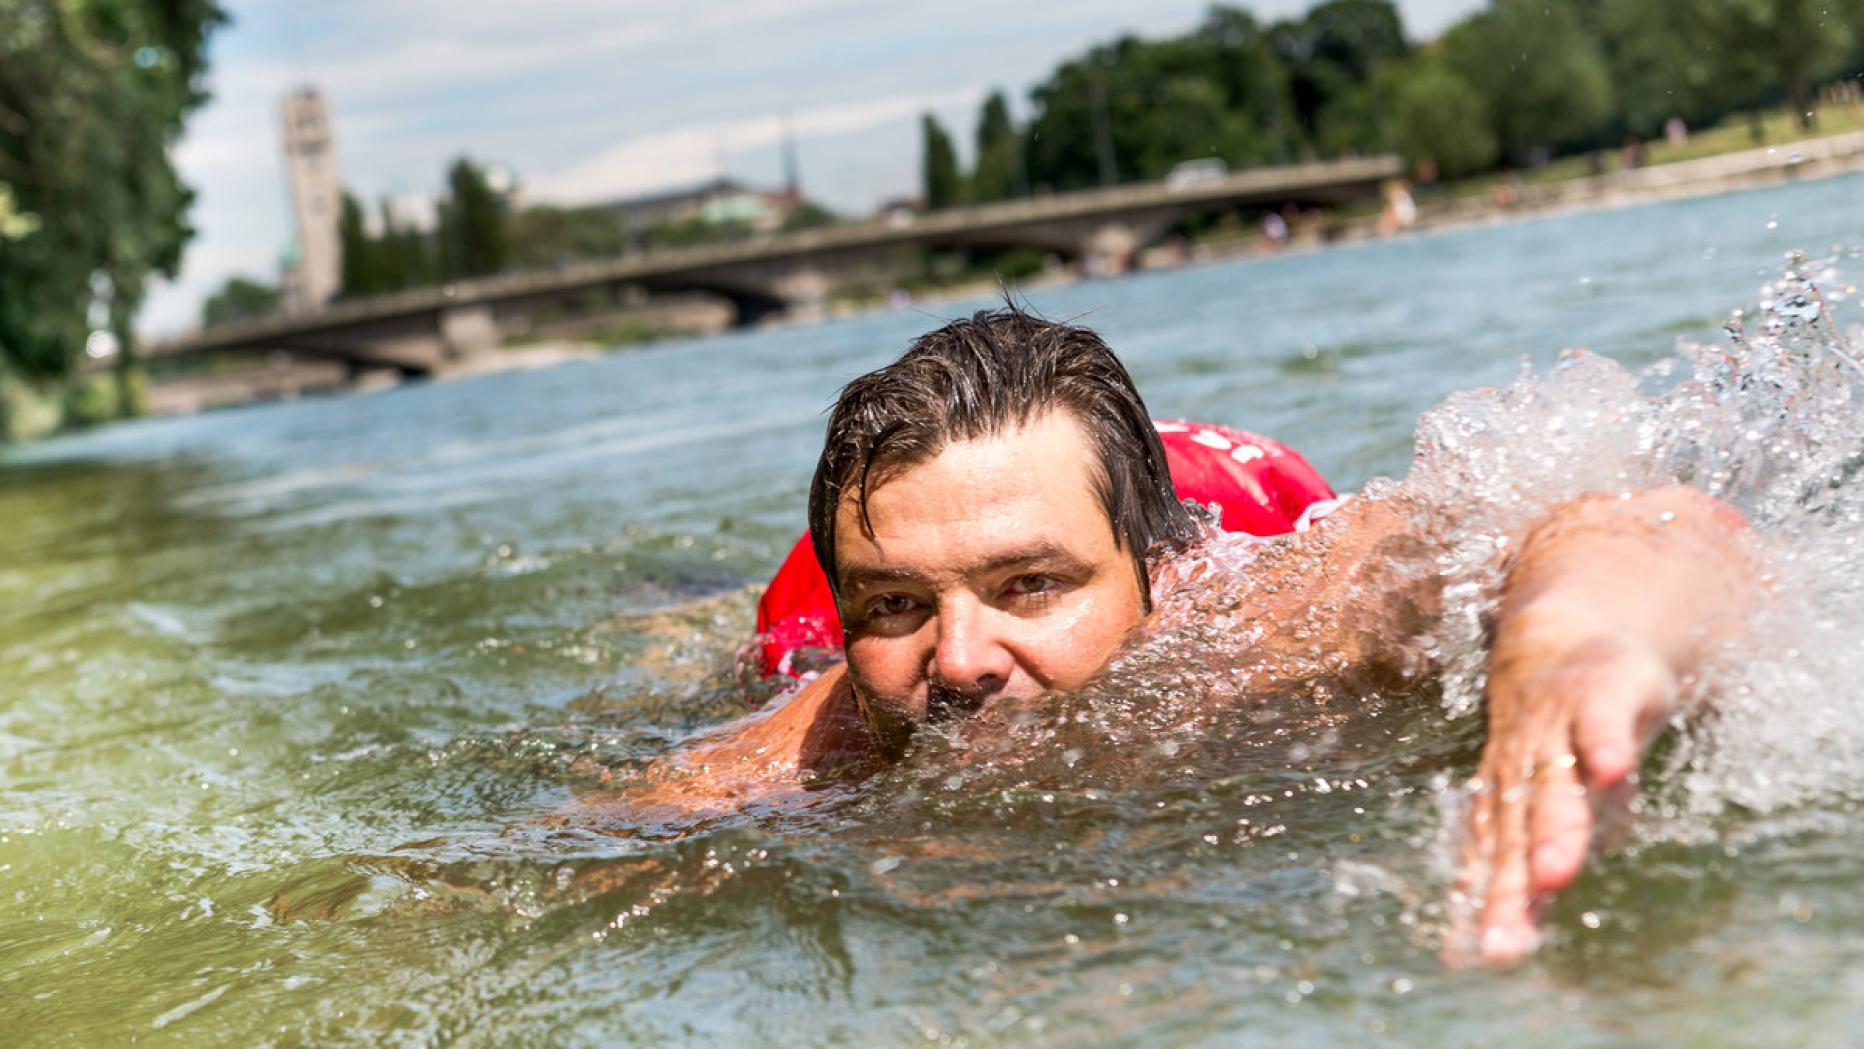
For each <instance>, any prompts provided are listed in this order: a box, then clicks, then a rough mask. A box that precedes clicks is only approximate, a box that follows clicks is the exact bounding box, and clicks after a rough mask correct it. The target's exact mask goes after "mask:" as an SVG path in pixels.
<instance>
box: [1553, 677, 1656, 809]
mask: <svg viewBox="0 0 1864 1049" xmlns="http://www.w3.org/2000/svg"><path fill="white" fill-rule="evenodd" d="M1615 670H1616V671H1617V672H1618V673H1619V674H1620V675H1621V676H1618V677H1616V678H1611V679H1606V680H1604V681H1601V682H1600V683H1599V686H1598V687H1599V688H1601V689H1604V690H1607V691H1609V692H1611V693H1615V694H1612V695H1599V694H1594V695H1592V696H1589V697H1587V699H1586V701H1585V702H1583V703H1581V704H1580V705H1579V712H1578V717H1577V719H1576V721H1575V723H1574V726H1573V744H1574V749H1575V752H1576V753H1577V754H1578V756H1579V764H1580V768H1581V771H1582V772H1583V775H1584V782H1585V784H1586V786H1587V787H1588V788H1590V789H1591V790H1593V791H1596V792H1603V791H1607V790H1610V789H1611V788H1613V787H1615V786H1617V785H1618V784H1620V783H1622V782H1624V779H1625V777H1626V776H1629V775H1630V774H1631V773H1632V772H1633V771H1634V770H1635V769H1636V768H1637V764H1638V760H1639V758H1640V757H1641V756H1642V755H1643V752H1644V743H1645V741H1646V740H1647V739H1649V737H1650V736H1651V734H1652V733H1653V732H1655V730H1656V729H1657V728H1658V727H1659V726H1660V725H1662V723H1663V719H1664V718H1666V717H1668V716H1669V713H1670V708H1671V706H1672V704H1673V703H1674V696H1675V684H1674V682H1673V681H1672V680H1671V679H1670V677H1669V673H1668V671H1667V670H1665V669H1663V668H1661V667H1656V668H1640V669H1639V670H1633V669H1630V668H1615ZM1640 670H1641V672H1640Z"/></svg>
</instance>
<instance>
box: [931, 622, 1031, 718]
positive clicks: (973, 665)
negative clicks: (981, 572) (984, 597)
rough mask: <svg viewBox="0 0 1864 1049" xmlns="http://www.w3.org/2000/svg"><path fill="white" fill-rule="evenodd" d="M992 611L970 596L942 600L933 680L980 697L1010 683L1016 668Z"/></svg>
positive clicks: (970, 695) (975, 697) (972, 697)
mask: <svg viewBox="0 0 1864 1049" xmlns="http://www.w3.org/2000/svg"><path fill="white" fill-rule="evenodd" d="M996 618H997V617H996V615H995V614H994V613H993V611H992V610H991V609H989V608H987V607H985V606H984V605H982V604H981V603H980V602H978V601H976V600H974V599H971V598H968V597H966V598H960V599H958V600H955V601H950V602H946V603H944V604H943V605H942V606H941V607H940V608H939V611H938V640H937V642H936V644H937V648H936V649H935V650H934V651H933V653H932V668H931V669H932V683H933V684H934V685H935V686H943V687H945V688H948V689H951V690H953V691H957V692H961V693H964V694H965V696H966V697H967V698H970V699H972V700H974V701H975V700H982V699H983V698H984V697H986V696H988V695H989V694H991V693H993V692H996V691H997V690H999V689H1001V688H1003V686H1005V685H1007V684H1009V681H1010V674H1011V672H1012V671H1013V670H1014V669H1015V666H1016V660H1015V657H1014V656H1012V655H1011V654H1010V649H1009V647H1008V646H1007V645H1006V644H1005V641H1006V640H1007V639H1006V638H1004V637H1003V636H1002V632H1001V631H1000V630H999V629H998V624H997V623H996V622H995V620H996Z"/></svg>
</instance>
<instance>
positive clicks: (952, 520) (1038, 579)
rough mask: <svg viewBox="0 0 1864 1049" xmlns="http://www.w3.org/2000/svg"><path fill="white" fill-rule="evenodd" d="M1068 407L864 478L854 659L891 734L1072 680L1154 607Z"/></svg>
mask: <svg viewBox="0 0 1864 1049" xmlns="http://www.w3.org/2000/svg"><path fill="white" fill-rule="evenodd" d="M1095 468H1096V464H1095V462H1094V452H1093V447H1092V445H1091V444H1090V442H1089V440H1088V438H1087V435H1086V434H1085V433H1084V432H1083V431H1082V429H1081V427H1080V424H1079V423H1077V422H1076V421H1075V420H1074V418H1073V416H1071V415H1070V414H1068V413H1067V412H1062V411H1055V412H1049V413H1047V414H1045V415H1043V416H1041V417H1039V418H1036V419H1034V420H1031V422H1030V423H1029V425H1027V426H1024V427H1022V428H1021V429H1017V430H1012V431H1010V432H1007V433H1004V434H1001V435H999V436H996V437H987V438H983V439H981V440H975V441H961V442H957V443H953V444H951V445H948V446H947V447H946V448H945V450H944V451H942V452H940V453H939V454H938V455H937V456H936V457H934V458H933V459H932V460H930V461H929V462H925V463H921V464H918V465H916V466H910V467H905V468H903V469H900V470H896V471H891V472H889V473H887V474H886V475H885V476H879V475H877V477H878V483H874V484H872V486H871V487H870V488H869V489H868V497H867V511H868V518H869V521H871V523H872V525H873V534H872V535H871V536H870V535H869V534H868V533H867V532H866V531H865V530H864V529H863V528H862V523H861V515H860V508H859V506H858V505H857V503H856V502H855V500H854V499H852V498H849V499H844V500H843V501H842V503H841V505H840V507H839V508H838V511H837V513H838V516H837V519H836V525H835V536H836V538H835V556H836V560H837V561H838V562H839V565H840V574H841V608H842V616H843V624H844V626H845V627H846V630H847V644H848V668H849V672H850V675H851V677H852V679H853V683H854V689H855V695H856V696H857V697H858V698H859V700H860V702H861V708H862V710H863V712H864V713H865V715H866V717H867V720H868V722H869V723H870V724H871V725H872V726H873V727H874V728H875V730H876V731H877V732H878V734H879V735H880V737H881V741H882V743H883V745H884V746H886V747H887V748H889V749H891V750H897V749H898V748H899V747H900V746H902V745H904V743H905V740H906V737H907V736H909V735H910V734H911V732H912V730H913V728H914V726H916V725H917V724H919V723H920V722H923V721H926V720H927V719H929V718H930V719H937V718H940V717H944V716H949V715H951V714H954V713H962V712H965V711H969V710H974V709H976V708H977V707H979V706H981V705H982V704H983V703H985V702H987V701H989V700H991V699H994V698H998V697H1008V698H1029V697H1033V696H1036V695H1039V694H1041V693H1044V692H1049V691H1068V690H1072V689H1075V688H1079V687H1080V686H1082V685H1084V684H1086V683H1087V681H1088V680H1089V679H1090V678H1092V677H1093V676H1094V675H1095V674H1097V673H1099V672H1100V670H1101V668H1103V667H1105V666H1106V665H1107V663H1108V661H1109V660H1111V659H1112V658H1113V655H1114V653H1115V652H1116V651H1117V650H1118V649H1119V647H1120V644H1121V642H1123V641H1124V640H1125V639H1126V638H1127V636H1128V635H1130V634H1131V633H1132V631H1133V629H1134V628H1135V627H1137V626H1138V625H1139V623H1140V621H1141V619H1143V618H1144V604H1143V602H1142V599H1141V595H1140V592H1139V580H1138V576H1137V575H1136V573H1135V572H1134V571H1133V561H1132V556H1131V555H1130V554H1129V553H1128V552H1127V550H1126V549H1125V548H1124V547H1123V546H1122V545H1120V543H1119V542H1117V541H1116V539H1115V537H1114V533H1113V528H1112V526H1111V525H1110V524H1109V522H1108V521H1107V515H1106V513H1105V512H1104V511H1103V510H1102V509H1101V506H1100V501H1099V500H1098V499H1097V498H1096V497H1095V495H1094V489H1093V479H1094V476H1095Z"/></svg>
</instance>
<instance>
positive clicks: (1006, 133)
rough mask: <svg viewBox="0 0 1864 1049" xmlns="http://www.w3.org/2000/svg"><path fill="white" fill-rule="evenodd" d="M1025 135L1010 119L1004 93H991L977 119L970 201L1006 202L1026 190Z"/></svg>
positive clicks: (1007, 101) (1008, 104)
mask: <svg viewBox="0 0 1864 1049" xmlns="http://www.w3.org/2000/svg"><path fill="white" fill-rule="evenodd" d="M1022 152H1023V136H1022V133H1021V132H1019V131H1017V130H1016V125H1015V123H1014V122H1013V121H1012V120H1011V119H1010V103H1009V100H1008V99H1006V98H1004V97H1003V92H1001V91H992V92H991V93H990V97H989V98H986V99H985V100H984V106H983V109H982V110H980V111H979V113H978V117H977V164H976V166H975V167H974V168H973V169H972V174H971V199H972V200H975V201H979V202H983V201H992V200H1007V199H1008V198H1010V197H1014V196H1017V195H1019V194H1021V193H1023V192H1024V191H1025V187H1024V186H1023V158H1022Z"/></svg>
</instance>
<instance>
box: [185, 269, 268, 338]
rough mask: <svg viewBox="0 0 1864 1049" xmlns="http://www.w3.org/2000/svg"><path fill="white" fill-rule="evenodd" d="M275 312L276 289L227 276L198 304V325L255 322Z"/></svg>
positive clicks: (211, 325)
mask: <svg viewBox="0 0 1864 1049" xmlns="http://www.w3.org/2000/svg"><path fill="white" fill-rule="evenodd" d="M277 310H278V289H277V288H275V287H272V286H271V285H269V284H263V283H260V282H259V281H256V280H251V279H249V278H246V277H229V278H227V282H226V283H225V284H224V285H222V286H221V288H220V290H219V291H217V292H214V293H213V294H212V295H209V296H208V297H207V301H206V302H204V303H202V304H201V325H202V326H203V327H210V328H211V327H213V326H214V325H216V324H233V323H236V322H238V321H251V320H258V319H259V318H261V317H267V316H270V315H271V314H273V313H275V312H277Z"/></svg>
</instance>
